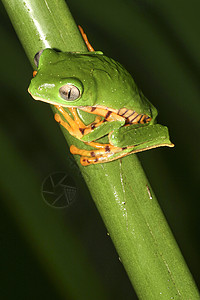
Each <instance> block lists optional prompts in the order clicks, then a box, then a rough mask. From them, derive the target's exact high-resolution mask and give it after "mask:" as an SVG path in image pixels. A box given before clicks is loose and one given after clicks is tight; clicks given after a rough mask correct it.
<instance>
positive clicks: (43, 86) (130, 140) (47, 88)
mask: <svg viewBox="0 0 200 300" xmlns="http://www.w3.org/2000/svg"><path fill="white" fill-rule="evenodd" d="M79 29H80V32H81V34H82V37H83V39H84V41H85V43H86V46H87V48H88V51H87V52H62V51H57V50H55V49H52V48H46V49H42V50H40V51H39V52H38V53H36V55H35V57H34V62H35V65H36V67H37V71H34V72H33V79H32V80H31V83H30V85H29V88H28V92H29V93H30V95H31V96H32V97H33V99H35V100H39V101H42V102H46V103H49V104H52V105H54V106H55V108H56V110H57V112H56V114H55V120H56V121H57V122H58V123H59V124H60V125H61V126H63V127H64V128H65V129H66V130H67V131H68V132H69V134H71V135H72V136H73V137H75V138H76V139H78V140H80V141H81V142H82V143H83V144H84V145H87V149H85V147H83V148H81V147H80V148H78V147H76V146H75V145H71V146H70V152H71V153H72V154H74V155H79V156H80V163H81V165H83V166H88V165H94V164H98V163H106V162H111V161H113V160H117V159H119V158H122V157H125V156H127V155H130V154H134V153H137V152H141V151H145V150H149V149H153V148H157V147H161V146H168V147H173V146H174V144H173V143H172V142H171V141H170V138H169V132H168V128H167V127H166V126H163V125H161V124H158V123H157V119H156V118H157V114H158V112H157V109H156V108H155V107H154V105H153V104H152V103H151V102H150V101H149V100H148V99H147V98H146V97H145V96H144V94H143V93H142V91H141V90H140V89H139V88H138V87H137V85H136V83H135V81H134V79H133V77H132V76H131V74H130V73H129V72H128V71H127V70H126V69H125V68H124V67H123V66H122V65H121V64H120V63H119V62H117V61H116V60H114V59H112V58H110V57H107V56H106V55H104V54H103V52H102V51H95V50H94V48H93V47H92V46H91V44H90V43H89V41H88V38H87V36H86V34H85V32H84V31H83V29H82V28H81V27H80V26H79ZM77 110H79V111H80V110H81V111H83V112H86V113H89V114H93V115H94V120H93V121H92V122H91V123H90V124H85V123H84V122H83V121H82V120H81V118H80V115H79V114H78V113H77ZM105 137H106V142H103V143H102V142H101V141H102V140H105Z"/></svg>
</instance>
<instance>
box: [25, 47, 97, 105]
mask: <svg viewBox="0 0 200 300" xmlns="http://www.w3.org/2000/svg"><path fill="white" fill-rule="evenodd" d="M79 56H80V55H78V54H77V53H70V52H69V53H67V52H56V51H55V50H53V49H44V50H41V51H39V52H38V53H37V54H36V55H35V58H34V62H35V65H36V67H37V72H35V73H36V75H35V76H34V78H33V79H32V80H31V83H30V86H29V88H28V92H29V93H30V94H31V96H32V97H33V98H34V99H35V100H40V101H43V102H47V103H50V104H57V105H62V106H65V107H70V106H75V107H77V106H84V105H91V104H92V102H93V101H94V99H93V98H94V95H95V90H96V85H95V82H94V80H93V78H92V76H89V87H90V88H89V87H88V80H87V84H86V82H85V81H86V80H85V78H88V74H89V75H90V73H91V67H90V66H88V68H87V65H86V64H84V63H83V60H82V59H80V57H79ZM84 94H85V95H87V98H86V96H85V95H84ZM86 101H87V102H86ZM89 102H91V103H89Z"/></svg>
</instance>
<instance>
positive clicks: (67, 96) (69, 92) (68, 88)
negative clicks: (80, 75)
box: [59, 84, 80, 101]
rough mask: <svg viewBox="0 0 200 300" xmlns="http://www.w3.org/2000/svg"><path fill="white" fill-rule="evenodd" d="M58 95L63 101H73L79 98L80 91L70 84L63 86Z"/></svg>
mask: <svg viewBox="0 0 200 300" xmlns="http://www.w3.org/2000/svg"><path fill="white" fill-rule="evenodd" d="M59 94H60V97H62V98H63V99H64V100H67V101H74V100H76V99H77V98H79V97H80V90H79V89H78V88H77V87H76V86H74V85H72V84H65V85H63V86H61V88H60V89H59Z"/></svg>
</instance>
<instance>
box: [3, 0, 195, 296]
mask: <svg viewBox="0 0 200 300" xmlns="http://www.w3.org/2000/svg"><path fill="white" fill-rule="evenodd" d="M80 2H81V1H77V0H73V1H72V0H69V1H68V2H67V3H68V6H69V7H70V9H71V12H72V14H73V16H74V18H75V20H76V23H77V24H81V25H82V26H83V28H84V30H85V31H86V33H87V35H88V37H89V40H90V42H91V43H92V45H93V47H94V48H95V49H96V50H102V51H103V52H104V53H105V54H106V55H107V56H111V57H113V58H114V59H116V60H118V61H120V62H121V63H122V64H123V65H124V66H125V67H126V68H127V69H128V70H129V72H130V73H131V74H132V75H133V77H134V79H135V81H136V82H137V84H138V85H139V87H140V88H141V89H142V91H143V93H144V94H145V95H146V97H147V98H148V99H149V100H150V101H151V102H152V103H153V104H154V105H155V106H156V107H157V109H158V111H159V116H158V121H159V123H161V124H165V125H167V126H168V127H169V130H170V135H171V140H172V142H173V143H174V144H175V148H173V149H170V148H166V149H165V148H162V149H156V150H152V151H147V152H144V153H141V154H139V155H138V156H139V158H140V160H141V162H142V164H143V167H144V169H145V171H146V173H147V176H148V178H149V180H150V182H151V184H152V187H153V189H154V191H155V193H156V195H157V197H158V200H159V203H160V205H161V207H162V209H163V211H164V214H165V215H166V218H167V220H168V222H169V224H170V227H171V228H172V231H173V233H174V235H175V237H176V240H177V242H178V244H179V246H180V248H181V251H182V253H183V255H184V257H185V259H186V262H187V264H188V266H189V268H190V270H191V272H192V274H193V276H194V278H195V280H196V282H197V284H199V283H200V282H199V278H200V268H199V254H200V247H199V246H200V244H199V242H200V235H199V234H200V230H199V209H200V202H199V198H200V197H199V193H200V192H199V189H200V179H199V150H200V149H199V146H200V145H199V129H200V123H199V114H200V86H199V78H200V76H199V75H200V69H199V65H200V41H199V37H200V21H199V11H200V2H199V1H195V0H191V1H178V0H175V1H164V2H163V1H158V0H155V1H153V0H151V1H150V0H149V1H148V0H143V1H140V0H135V1H133V0H123V1H122V0H115V1H114V0H110V1H105V0H102V1H99V2H96V1H90V0H85V1H84V2H81V3H80ZM0 33H1V49H0V51H1V77H0V84H1V118H0V123H1V129H0V130H1V132H0V145H1V150H0V156H1V158H0V161H1V162H2V164H1V166H0V167H1V175H0V192H1V203H0V205H1V207H0V215H1V216H0V226H1V248H0V259H1V264H2V267H1V270H2V271H3V273H2V278H1V286H2V287H1V293H2V299H12V298H13V297H15V299H44V298H45V299H47V298H48V299H61V298H62V296H61V294H62V293H60V289H61V288H60V287H59V284H58V282H57V281H58V280H56V279H55V278H54V276H52V274H50V273H51V270H50V268H48V265H47V264H45V263H44V262H43V261H42V260H43V258H42V257H43V254H41V253H40V250H38V249H40V246H38V245H35V243H37V240H36V239H35V236H33V237H32V234H33V232H34V226H35V225H34V224H35V223H34V222H33V223H31V224H30V219H29V217H27V212H26V210H25V209H24V211H23V207H25V206H26V207H29V206H27V203H28V204H29V203H30V211H29V212H28V213H30V214H31V213H32V214H34V215H33V216H32V217H33V220H34V219H35V220H36V222H41V220H42V217H41V214H40V209H39V206H38V212H37V209H36V210H35V209H33V210H31V207H32V205H34V204H31V201H33V203H35V201H36V199H35V198H34V196H33V194H34V192H33V190H34V191H36V192H35V193H36V194H37V193H38V195H39V197H38V199H39V202H40V205H42V206H43V210H44V212H45V210H46V211H47V212H46V214H50V216H49V218H51V214H52V212H49V211H50V210H54V211H53V218H54V217H55V218H56V220H57V219H61V221H62V222H63V223H64V224H65V226H66V231H68V232H70V234H71V235H72V236H73V238H74V240H75V241H78V243H79V244H80V245H81V248H80V251H83V249H84V253H85V257H87V259H86V260H87V261H88V264H89V266H88V269H92V270H93V271H92V272H94V274H96V275H95V276H96V277H95V280H96V281H97V285H99V286H100V289H102V290H104V291H105V294H107V298H108V299H126V300H129V299H137V297H136V296H135V298H134V292H133V290H132V287H131V284H130V282H129V280H128V277H127V275H126V273H125V271H124V269H123V266H122V265H121V263H120V262H119V260H118V256H117V253H116V252H115V249H114V247H113V245H112V243H111V241H110V239H109V238H108V236H107V234H106V233H107V232H106V228H105V227H104V225H103V223H102V221H101V219H100V216H99V214H98V212H97V210H96V208H95V206H94V204H93V202H92V199H91V198H90V195H89V192H88V191H87V188H86V187H85V186H84V183H83V180H82V177H81V175H80V174H79V171H78V169H77V167H76V165H75V163H74V162H73V159H72V157H71V155H70V154H69V152H68V150H66V143H65V140H64V137H63V136H62V133H61V131H60V129H59V127H58V126H57V124H56V123H55V121H54V119H53V115H52V111H51V109H50V107H49V105H47V104H44V103H38V102H37V103H36V102H34V101H33V100H32V99H31V97H30V95H29V94H28V93H27V87H28V85H29V82H30V79H31V77H32V68H31V66H30V64H29V61H28V59H27V57H26V56H25V53H24V51H23V49H22V47H21V45H20V43H19V41H18V39H17V36H16V34H15V32H14V30H13V28H12V25H11V24H10V21H9V18H8V16H7V15H6V12H5V10H4V8H3V6H2V4H0ZM57 171H64V172H67V174H70V176H71V178H72V179H73V180H74V182H75V186H76V187H77V191H78V192H77V195H76V199H75V201H73V203H72V204H71V205H69V206H68V207H67V208H65V209H63V210H55V209H54V208H51V207H49V206H48V205H47V204H46V203H44V201H43V200H42V198H41V193H40V190H41V186H42V182H43V181H44V178H45V177H46V176H48V175H49V174H51V173H52V172H57ZM29 177H30V179H29ZM31 178H35V181H34V183H33V182H32V180H31ZM42 201H43V203H42V204H41V202H42ZM24 205H25V206H24ZM26 224H27V225H26ZM55 231H56V229H55ZM38 232H39V233H40V230H38ZM66 239H67V237H66ZM41 240H42V233H41ZM61 242H63V245H64V244H66V243H67V240H65V241H64V240H63V241H61ZM68 244H69V252H70V251H71V252H70V253H73V252H74V251H77V248H76V242H75V244H71V243H68ZM75 248H76V250H75ZM35 249H37V250H35ZM66 260H67V256H66ZM68 263H69V264H70V261H68ZM55 264H56V262H55ZM71 267H72V268H73V266H71ZM80 268H81V265H80ZM85 271H86V272H87V270H85ZM67 272H68V270H67V269H66V274H68V273H67ZM88 272H90V271H88ZM72 280H74V282H75V285H77V289H79V288H80V283H79V282H76V276H74V277H73V275H72ZM91 288H92V287H91V286H90V285H88V286H85V289H86V290H89V289H91ZM65 295H66V293H65ZM66 297H67V298H66ZM65 299H69V300H71V299H75V300H79V299H88V298H85V297H84V296H80V297H79V298H77V297H75V294H74V293H73V291H71V290H70V288H69V295H68V296H65Z"/></svg>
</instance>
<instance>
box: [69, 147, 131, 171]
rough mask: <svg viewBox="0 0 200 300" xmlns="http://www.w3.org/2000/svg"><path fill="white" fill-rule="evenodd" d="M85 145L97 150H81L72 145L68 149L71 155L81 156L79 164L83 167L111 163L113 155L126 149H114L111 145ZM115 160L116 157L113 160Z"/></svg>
mask: <svg viewBox="0 0 200 300" xmlns="http://www.w3.org/2000/svg"><path fill="white" fill-rule="evenodd" d="M86 144H87V145H89V146H92V147H94V148H96V149H97V150H83V149H79V148H77V147H75V146H74V145H72V146H71V147H70V152H71V153H72V154H78V155H81V158H80V162H81V164H82V165H83V166H88V165H91V164H97V163H104V162H108V161H111V160H113V158H112V156H113V155H114V154H116V153H119V152H122V151H123V150H125V149H127V147H124V148H121V147H115V146H113V145H111V144H100V143H95V142H90V143H86ZM120 156H121V155H120ZM117 158H118V156H117V157H116V158H115V159H117Z"/></svg>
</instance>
